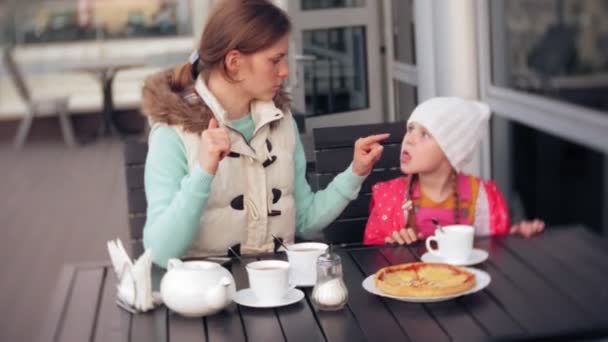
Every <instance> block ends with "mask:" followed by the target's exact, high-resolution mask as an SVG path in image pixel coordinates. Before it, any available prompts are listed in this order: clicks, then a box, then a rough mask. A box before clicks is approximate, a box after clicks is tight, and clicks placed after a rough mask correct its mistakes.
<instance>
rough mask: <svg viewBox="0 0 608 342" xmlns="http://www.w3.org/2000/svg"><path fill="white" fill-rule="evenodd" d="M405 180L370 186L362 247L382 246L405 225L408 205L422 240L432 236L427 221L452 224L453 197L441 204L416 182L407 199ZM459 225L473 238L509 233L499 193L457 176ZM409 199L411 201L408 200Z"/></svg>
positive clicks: (478, 181)
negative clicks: (470, 227) (470, 230)
mask: <svg viewBox="0 0 608 342" xmlns="http://www.w3.org/2000/svg"><path fill="white" fill-rule="evenodd" d="M409 179H410V178H409V177H407V176H404V177H399V178H395V179H392V180H389V181H385V182H379V183H377V184H375V185H374V186H373V187H372V199H371V202H370V215H369V218H368V220H367V225H366V227H365V234H364V240H363V241H364V243H365V244H384V243H385V241H384V239H385V238H386V237H387V236H391V235H392V233H393V232H394V231H395V230H399V229H401V228H404V227H405V226H406V222H407V215H408V211H407V210H406V209H407V208H408V206H410V205H413V206H414V211H415V213H416V214H415V215H416V222H415V224H416V230H417V231H418V232H419V233H422V235H423V237H424V238H427V237H429V236H431V235H433V234H434V231H435V226H434V224H433V223H432V221H431V219H432V218H433V217H436V218H437V220H438V221H439V222H440V223H441V225H443V226H447V225H450V224H455V223H456V222H455V221H454V220H455V209H454V208H455V200H454V198H453V197H450V198H448V199H446V200H445V201H443V202H441V203H436V202H433V201H432V200H430V199H429V198H428V197H427V196H425V195H424V193H423V192H422V191H421V189H420V187H419V183H416V185H415V187H414V189H413V191H412V198H411V199H409V198H407V189H408V184H409ZM458 198H459V199H458V203H459V204H458V207H459V209H460V212H459V223H461V224H470V225H473V226H474V227H475V233H476V235H498V234H506V233H508V231H509V227H510V223H509V212H508V209H507V206H506V203H505V200H504V198H503V195H502V194H501V192H500V190H499V189H498V187H497V186H496V183H495V182H493V181H485V180H482V179H480V178H478V177H475V176H471V175H466V174H463V173H460V174H458ZM410 200H411V201H410Z"/></svg>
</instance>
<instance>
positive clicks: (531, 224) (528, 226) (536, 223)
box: [509, 219, 545, 239]
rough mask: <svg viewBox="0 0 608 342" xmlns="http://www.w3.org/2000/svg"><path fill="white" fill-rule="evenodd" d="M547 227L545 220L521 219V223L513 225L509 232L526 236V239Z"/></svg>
mask: <svg viewBox="0 0 608 342" xmlns="http://www.w3.org/2000/svg"><path fill="white" fill-rule="evenodd" d="M544 229H545V222H543V221H542V220H539V219H535V220H533V221H521V222H520V223H517V224H514V225H513V226H511V229H510V230H509V233H511V234H517V235H521V236H523V237H525V238H526V239H527V238H529V237H531V236H534V235H536V234H540V233H541V232H542V231H543V230H544Z"/></svg>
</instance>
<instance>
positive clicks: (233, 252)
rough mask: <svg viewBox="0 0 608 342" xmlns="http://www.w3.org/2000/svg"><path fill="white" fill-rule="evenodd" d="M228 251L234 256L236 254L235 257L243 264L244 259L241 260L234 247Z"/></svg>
mask: <svg viewBox="0 0 608 342" xmlns="http://www.w3.org/2000/svg"><path fill="white" fill-rule="evenodd" d="M228 250H229V251H231V252H232V254H234V256H235V257H236V258H237V259H239V261H240V262H241V264H243V263H244V262H243V259H241V257H240V256H239V255H238V253H237V252H235V251H234V249H232V247H228Z"/></svg>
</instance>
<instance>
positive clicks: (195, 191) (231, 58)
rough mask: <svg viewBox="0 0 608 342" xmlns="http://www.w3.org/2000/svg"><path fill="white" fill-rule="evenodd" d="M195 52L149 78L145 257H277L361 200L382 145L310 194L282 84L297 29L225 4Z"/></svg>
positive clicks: (277, 12)
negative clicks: (279, 241) (283, 245)
mask: <svg viewBox="0 0 608 342" xmlns="http://www.w3.org/2000/svg"><path fill="white" fill-rule="evenodd" d="M208 18H209V19H208V21H207V24H206V26H205V29H204V31H203V34H202V37H201V40H200V44H199V46H198V49H197V52H198V56H195V57H194V58H191V61H190V63H186V64H184V65H182V66H180V67H178V68H176V69H175V70H169V71H165V72H162V73H160V74H157V75H154V76H152V77H150V78H149V79H148V80H147V81H146V84H145V86H144V90H143V104H142V111H143V112H144V114H145V115H147V116H148V117H149V119H150V121H151V122H152V130H151V132H150V136H149V152H148V157H147V160H146V169H145V188H146V198H147V202H148V210H147V221H146V224H145V227H144V237H143V242H144V246H145V248H147V249H148V248H149V249H151V250H152V255H153V259H154V261H155V263H157V264H159V265H161V266H165V265H166V262H167V260H168V259H169V258H172V257H182V256H203V255H211V254H224V253H225V252H226V250H227V248H228V247H230V246H232V245H235V244H239V245H240V251H241V253H245V254H247V253H260V252H268V251H271V250H272V248H273V246H274V244H273V240H272V236H271V234H274V235H276V236H280V237H282V238H283V239H285V240H286V241H287V242H292V241H293V240H294V235H295V233H296V232H297V233H300V234H307V233H311V232H314V231H318V230H320V229H322V228H324V227H325V226H327V225H328V224H329V223H331V222H332V221H333V220H334V219H335V218H336V217H337V216H338V215H339V214H340V213H341V212H342V210H343V209H344V208H345V207H346V205H347V204H348V202H349V201H350V200H352V199H354V198H356V196H357V195H358V192H359V189H360V186H361V183H362V182H363V180H364V179H365V176H366V175H367V174H369V172H370V170H371V168H372V166H373V164H374V163H375V162H376V161H377V160H378V158H379V157H380V155H381V153H382V145H380V143H379V142H380V141H381V140H383V139H386V138H387V137H388V135H387V134H379V135H374V136H370V137H366V138H361V139H359V140H358V141H357V142H356V144H355V152H354V156H353V162H352V164H351V165H350V166H349V167H348V169H347V170H345V171H344V172H342V173H341V174H340V175H338V176H336V178H335V179H334V181H333V182H332V183H330V184H329V185H328V187H327V189H325V190H323V191H319V192H317V193H313V192H311V190H310V186H309V185H308V183H307V182H306V179H305V172H306V160H305V157H304V150H303V148H302V144H301V142H300V139H299V135H298V130H297V127H296V124H295V121H294V120H293V118H292V116H291V113H290V111H289V98H288V95H287V94H286V93H285V91H284V90H283V88H282V86H281V84H282V82H283V81H284V80H285V78H286V77H287V76H288V72H289V70H288V66H287V60H286V55H287V51H288V39H289V38H288V37H289V32H290V29H291V23H290V20H289V18H288V17H287V15H286V14H285V13H284V12H283V11H282V10H281V9H279V8H277V7H276V6H274V5H273V4H271V3H270V2H269V1H266V0H225V1H221V2H219V3H218V4H217V5H216V7H215V8H214V9H213V11H212V13H210V15H209V16H208Z"/></svg>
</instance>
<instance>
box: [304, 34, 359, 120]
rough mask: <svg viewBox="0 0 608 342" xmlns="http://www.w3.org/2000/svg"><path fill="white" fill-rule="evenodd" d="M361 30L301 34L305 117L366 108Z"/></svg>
mask: <svg viewBox="0 0 608 342" xmlns="http://www.w3.org/2000/svg"><path fill="white" fill-rule="evenodd" d="M365 35H366V32H365V27H364V26H353V27H340V28H331V29H318V30H306V31H303V32H302V36H303V40H302V41H303V44H302V49H303V51H304V54H306V55H313V56H315V60H314V61H310V62H307V63H305V64H304V84H305V102H306V115H309V116H310V115H322V114H329V113H338V112H347V111H354V110H361V109H365V108H367V107H368V106H369V99H368V97H369V96H368V79H367V55H366V52H367V48H366V46H365V45H366V44H365Z"/></svg>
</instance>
